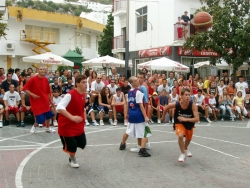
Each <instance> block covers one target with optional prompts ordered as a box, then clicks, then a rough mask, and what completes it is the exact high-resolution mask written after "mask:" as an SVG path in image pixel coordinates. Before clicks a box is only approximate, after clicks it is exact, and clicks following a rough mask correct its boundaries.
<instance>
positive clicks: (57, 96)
mask: <svg viewBox="0 0 250 188" xmlns="http://www.w3.org/2000/svg"><path fill="white" fill-rule="evenodd" d="M61 100H62V97H61V96H60V91H59V90H58V89H55V90H54V91H53V102H54V108H51V109H52V111H53V113H54V114H55V115H54V117H53V118H52V119H53V125H54V127H57V126H58V122H57V112H56V107H57V105H58V104H59V102H60V101H61Z"/></svg>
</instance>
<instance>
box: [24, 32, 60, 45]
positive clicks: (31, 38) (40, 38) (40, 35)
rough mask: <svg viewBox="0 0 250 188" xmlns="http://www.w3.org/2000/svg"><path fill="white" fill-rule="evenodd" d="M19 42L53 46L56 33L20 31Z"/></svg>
mask: <svg viewBox="0 0 250 188" xmlns="http://www.w3.org/2000/svg"><path fill="white" fill-rule="evenodd" d="M20 40H21V41H27V42H37V43H50V44H55V43H56V33H55V32H50V31H39V30H21V31H20Z"/></svg>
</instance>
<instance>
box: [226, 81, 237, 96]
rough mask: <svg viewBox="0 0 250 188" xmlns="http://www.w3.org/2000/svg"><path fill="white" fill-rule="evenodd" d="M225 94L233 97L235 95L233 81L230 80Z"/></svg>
mask: <svg viewBox="0 0 250 188" xmlns="http://www.w3.org/2000/svg"><path fill="white" fill-rule="evenodd" d="M227 92H228V94H229V95H234V94H235V86H234V81H233V80H231V81H230V82H229V84H228V86H227Z"/></svg>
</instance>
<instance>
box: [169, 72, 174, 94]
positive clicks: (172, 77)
mask: <svg viewBox="0 0 250 188" xmlns="http://www.w3.org/2000/svg"><path fill="white" fill-rule="evenodd" d="M167 81H168V87H169V89H170V90H172V87H174V81H175V79H174V72H170V73H169V78H168V79H167Z"/></svg>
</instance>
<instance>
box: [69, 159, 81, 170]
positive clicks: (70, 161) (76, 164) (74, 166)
mask: <svg viewBox="0 0 250 188" xmlns="http://www.w3.org/2000/svg"><path fill="white" fill-rule="evenodd" d="M69 163H70V166H71V167H72V168H79V164H78V163H77V161H76V158H69Z"/></svg>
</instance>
